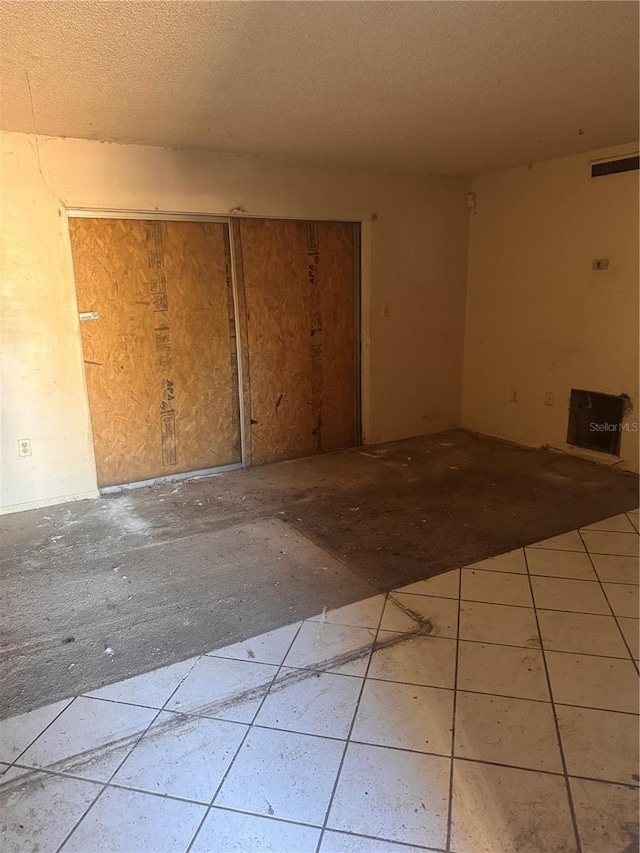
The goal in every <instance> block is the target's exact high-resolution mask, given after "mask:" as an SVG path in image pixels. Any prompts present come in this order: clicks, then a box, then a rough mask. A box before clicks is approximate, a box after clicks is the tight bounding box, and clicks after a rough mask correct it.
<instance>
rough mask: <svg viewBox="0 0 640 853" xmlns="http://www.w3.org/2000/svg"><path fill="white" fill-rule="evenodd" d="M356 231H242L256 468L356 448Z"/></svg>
mask: <svg viewBox="0 0 640 853" xmlns="http://www.w3.org/2000/svg"><path fill="white" fill-rule="evenodd" d="M355 228H356V226H355V225H353V224H351V223H343V222H296V221H289V220H266V219H262V220H260V219H242V220H240V222H239V241H237V242H236V243H235V244H234V245H235V252H236V256H237V257H239V258H240V259H241V268H242V278H241V279H240V278H239V281H238V283H239V286H240V289H242V288H243V289H244V296H243V298H244V302H245V305H246V321H247V327H246V337H247V348H248V360H249V373H248V375H247V376H246V377H245V387H248V396H249V398H250V409H249V411H250V419H249V432H248V435H247V456H248V460H249V462H250V463H251V464H261V463H264V462H272V461H275V460H278V459H292V458H295V457H299V456H307V455H311V454H313V453H319V452H324V451H329V450H337V449H339V448H343V447H350V446H353V445H354V444H356V443H357V435H356V420H357V419H356V403H357V401H356V389H357V380H356V310H357V304H356V270H355V244H356V232H355ZM236 234H237V231H236Z"/></svg>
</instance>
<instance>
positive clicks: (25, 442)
mask: <svg viewBox="0 0 640 853" xmlns="http://www.w3.org/2000/svg"><path fill="white" fill-rule="evenodd" d="M18 456H31V439H30V438H19V439H18Z"/></svg>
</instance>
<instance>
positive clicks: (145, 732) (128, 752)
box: [56, 655, 202, 853]
mask: <svg viewBox="0 0 640 853" xmlns="http://www.w3.org/2000/svg"><path fill="white" fill-rule="evenodd" d="M201 657H202V655H198V657H197V658H196V659H195V660H194V662H193V664H192V665H191V666H190V667H189V670H188V672H187V673H185V675H184V676H183V677H182V678H181V679H180V681H179V682H178V684H177V685H176V686H175V688H174V689H173V690H172V691H171V694H170V695H169V696H168V697H167V699H166V701H165V703H164V704H165V705H166V704H167V702H168V701H169V700H170V699H171V697H172V696H173V694H174V693H175V692H176V690H178V688H179V687H180V686H181V684H182V682H183V681H184V680H185V678H187V677H188V676H189V675H191V673H192V671H193V668H194V667H195V665H196V664H197V663H198V661H199V660H200V658H201ZM86 698H89V697H86ZM163 708H164V705H163V706H162V708H160V709H159V710H157V711H156V713H155V714H154V715H153V718H152V719H151V722H150V723H149V725H148V726H146V727H145V728H144V729H143V730H142V732H141V733H140V735H139V737H138V738H136V740H135V742H134V743H133V744H132V745H131V747H130V748H129V749H128V750H127V751H126V753H125V755H124V757H123V759H122V761H120V762H119V764H118V766H117V767H116V768H115V769H114V770H113V772H112V773H111V774H110V775H109V778H108V779H107V780H106V782H102V783H101V784H102V788H101V790H100V791H99V792H98V795H97V796H96V798H95V799H94V800H93V801H92V802H91V804H90V805H89V807H88V808H87V809H86V810H85V811H84V812H83V813H82V815H81V816H80V818H79V819H78V820H77V821H76V822H75V824H74V825H73V828H72V829H71V831H70V832H68V833H67V834H66V835H65V837H64V838H63V840H62V843H61V844H60V845H58V847H57V848H56V853H60V851H61V850H62V849H63V847H64V846H65V844H66V843H67V841H68V840H69V839H70V838H71V836H72V835H73V833H74V832H75V831H76V829H77V828H78V827H79V826H80V824H81V823H82V821H83V820H84V819H85V818H86V817H87V815H88V814H89V812H90V811H91V810H92V809H93V807H94V806H95V805H96V803H97V802H98V800H99V799H100V797H102V795H103V794H104V792H105V791H106V790H107V788H110V787H112V786H111V785H110V782H111V781H112V780H113V778H114V777H115V775H116V774H117V772H118V771H119V770H120V768H121V767H122V765H123V764H124V763H125V761H126V760H127V759H128V758H129V756H130V755H131V753H132V752H133V750H134V749H135V748H136V747H137V746H138V744H139V743H140V741H141V740H142V738H143V737H144V736H145V735H146V734H147V732H148V731H149V729H150V728H151V727H152V726H153V724H154V723H155V722H156V720H157V719H158V717H159V716H160V714H161V713H162V710H163ZM150 710H152V711H153V710H156V709H155V708H151V709H150Z"/></svg>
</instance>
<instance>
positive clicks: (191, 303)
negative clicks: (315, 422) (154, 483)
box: [69, 219, 241, 486]
mask: <svg viewBox="0 0 640 853" xmlns="http://www.w3.org/2000/svg"><path fill="white" fill-rule="evenodd" d="M69 226H70V232H71V245H72V251H73V259H74V268H75V274H76V286H77V291H78V310H79V311H80V312H81V313H82V312H90V311H95V312H97V314H98V318H97V319H95V320H86V321H83V322H81V334H82V345H83V354H84V360H85V374H86V381H87V390H88V395H89V406H90V411H91V424H92V430H93V439H94V447H95V454H96V466H97V471H98V484H99V485H100V486H107V485H115V484H120V483H126V482H135V481H138V480H146V479H150V478H153V477H158V476H166V475H169V474H176V473H183V472H188V471H193V470H199V469H203V468H211V467H217V466H219V465H225V464H229V463H232V462H237V461H239V460H240V457H241V452H240V430H239V414H238V391H237V362H236V340H235V331H234V317H233V299H232V290H231V276H230V260H229V242H228V231H227V227H226V225H225V224H223V223H216V222H164V221H163V222H160V221H142V220H116V219H71V220H70V222H69Z"/></svg>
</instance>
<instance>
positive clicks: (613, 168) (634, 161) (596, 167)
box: [591, 154, 640, 178]
mask: <svg viewBox="0 0 640 853" xmlns="http://www.w3.org/2000/svg"><path fill="white" fill-rule="evenodd" d="M638 169H640V157H639V156H638V155H637V154H636V155H635V156H634V157H623V158H622V159H621V160H607V162H606V163H592V164H591V177H592V178H601V177H602V176H603V175H617V174H618V173H619V172H633V171H637V170H638Z"/></svg>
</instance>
